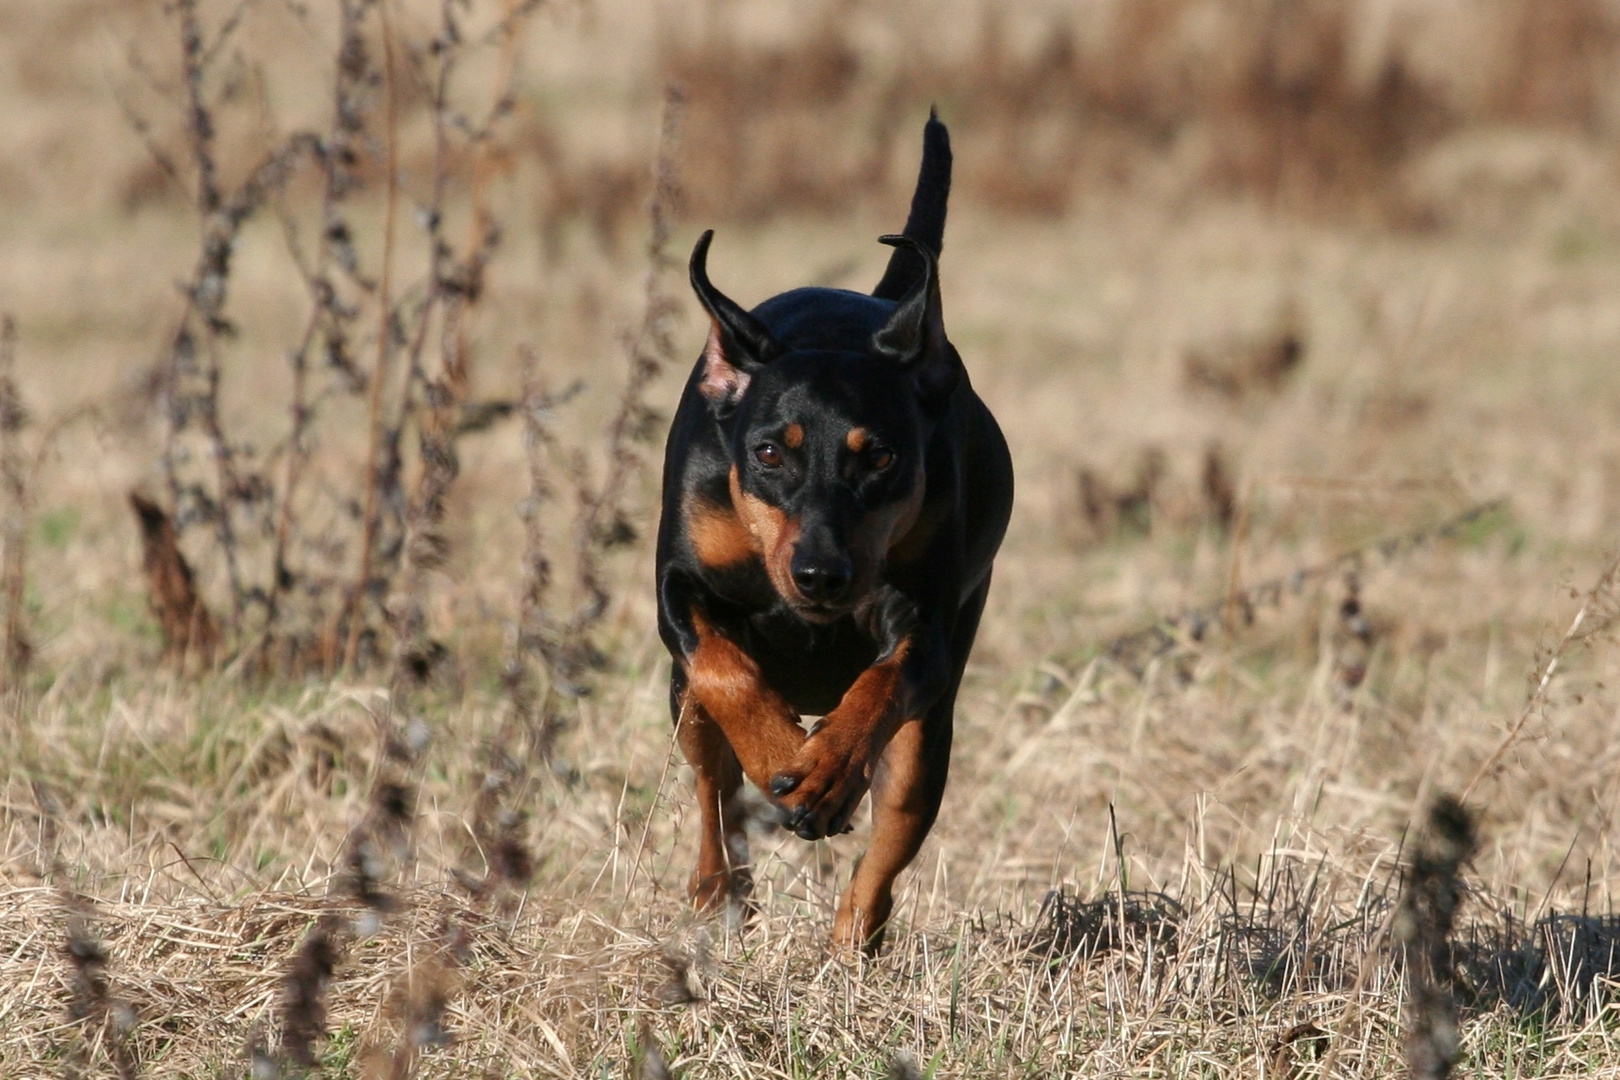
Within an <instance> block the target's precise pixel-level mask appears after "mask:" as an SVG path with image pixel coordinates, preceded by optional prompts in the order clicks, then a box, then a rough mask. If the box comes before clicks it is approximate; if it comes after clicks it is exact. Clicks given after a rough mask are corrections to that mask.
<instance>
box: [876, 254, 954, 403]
mask: <svg viewBox="0 0 1620 1080" xmlns="http://www.w3.org/2000/svg"><path fill="white" fill-rule="evenodd" d="M879 239H880V240H881V241H882V242H883V243H885V244H888V245H889V246H890V247H903V248H910V249H911V250H912V251H913V252H915V253H916V254H917V256H918V257H919V258H920V259H921V260H922V262H923V276H922V280H921V281H919V282H918V283H917V284H916V286H915V287H914V288H913V289H912V290H911V292H910V293H909V294H907V296H906V298H905V299H904V300H901V301H900V303H899V306H897V307H896V308H895V309H894V314H893V315H891V316H889V322H888V324H887V325H886V326H884V327H883V329H881V330H879V331H878V332H877V333H876V334H874V335H872V347H873V348H874V349H876V350H877V352H878V353H879V354H880V355H883V356H886V357H889V358H890V359H892V360H893V361H894V362H895V363H897V364H899V365H900V366H901V367H903V368H905V369H906V370H908V371H909V372H910V373H911V377H912V379H913V380H915V382H916V384H917V392H918V394H919V396H920V397H921V398H922V401H923V405H924V406H925V407H943V405H944V403H945V399H946V398H948V397H950V394H951V391H952V390H955V389H956V384H957V382H958V381H959V380H960V378H961V374H962V360H961V358H960V357H959V356H957V354H956V350H955V349H954V348H952V347H951V344H950V342H948V341H946V340H945V313H944V310H943V307H942V305H941V302H940V297H939V259H938V257H937V256H936V255H935V254H934V250H933V248H931V247H929V246H928V245H927V244H925V243H922V242H920V241H918V240H915V239H913V238H912V237H909V236H883V237H879Z"/></svg>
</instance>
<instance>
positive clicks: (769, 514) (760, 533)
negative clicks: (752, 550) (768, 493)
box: [731, 465, 799, 598]
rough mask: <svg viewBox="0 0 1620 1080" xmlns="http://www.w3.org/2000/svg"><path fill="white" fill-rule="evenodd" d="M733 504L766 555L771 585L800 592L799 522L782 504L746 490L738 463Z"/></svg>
mask: <svg viewBox="0 0 1620 1080" xmlns="http://www.w3.org/2000/svg"><path fill="white" fill-rule="evenodd" d="M731 505H732V506H734V507H735V508H736V511H737V518H738V520H739V521H741V522H742V524H743V527H744V528H746V529H747V530H748V532H749V534H750V535H751V536H752V537H753V539H754V543H755V545H756V547H757V550H758V551H759V553H760V554H761V555H762V556H763V557H764V559H765V572H766V573H767V574H768V575H770V579H771V585H772V586H773V587H774V588H775V589H776V591H777V592H778V593H780V594H782V596H784V597H788V598H792V597H796V596H798V595H799V591H798V589H796V588H794V586H793V545H794V544H797V543H798V542H799V523H798V522H797V521H795V520H794V519H792V518H790V517H788V516H787V515H786V514H784V513H783V512H782V511H781V509H780V508H778V507H775V506H772V505H771V504H770V503H767V502H765V501H764V500H763V499H757V498H755V497H754V496H752V495H749V494H747V493H746V492H744V491H743V489H742V484H741V482H740V481H739V480H738V479H737V467H736V466H735V465H733V466H732V467H731Z"/></svg>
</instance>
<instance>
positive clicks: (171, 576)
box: [129, 491, 219, 670]
mask: <svg viewBox="0 0 1620 1080" xmlns="http://www.w3.org/2000/svg"><path fill="white" fill-rule="evenodd" d="M129 504H130V506H131V507H133V508H134V510H135V520H136V521H137V522H138V523H139V524H140V529H141V552H142V555H141V569H142V571H143V572H144V573H145V574H146V588H147V597H148V600H149V602H150V603H151V606H152V614H153V615H154V616H155V617H156V618H157V622H158V628H159V629H160V630H161V631H162V634H163V658H164V660H165V661H166V662H168V663H170V664H173V665H174V666H175V667H177V668H179V669H181V670H184V669H185V668H186V666H187V665H188V663H197V664H201V665H203V666H207V665H208V664H211V663H213V659H214V650H215V649H216V648H217V647H218V646H219V631H218V629H217V628H216V626H215V624H214V617H213V616H212V615H211V614H209V612H208V607H207V605H205V604H204V603H203V602H202V598H201V597H200V596H198V594H197V579H196V575H195V574H193V573H192V570H191V564H190V563H188V562H187V561H186V557H185V555H184V553H182V552H181V550H180V537H179V533H178V531H177V530H176V529H175V527H174V523H173V521H171V520H170V518H169V515H168V514H167V513H165V512H164V510H163V508H162V507H161V506H159V505H158V504H157V503H155V502H153V501H152V500H151V499H148V498H146V497H145V496H144V495H142V494H140V493H139V492H136V491H132V492H130V493H129Z"/></svg>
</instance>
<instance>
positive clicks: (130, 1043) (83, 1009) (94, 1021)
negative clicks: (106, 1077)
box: [62, 895, 140, 1080]
mask: <svg viewBox="0 0 1620 1080" xmlns="http://www.w3.org/2000/svg"><path fill="white" fill-rule="evenodd" d="M90 903H91V902H90V901H89V900H87V899H85V898H83V897H79V896H73V895H66V896H64V897H63V898H62V906H63V909H64V917H65V921H66V923H67V942H66V944H65V946H64V949H63V951H64V953H65V954H66V956H67V960H68V967H69V972H70V977H69V980H68V1002H67V1020H68V1023H69V1024H71V1025H73V1026H74V1027H75V1028H76V1029H77V1030H78V1033H79V1039H78V1041H77V1042H76V1043H75V1044H74V1045H73V1046H72V1047H71V1048H70V1050H69V1052H68V1054H67V1058H66V1062H65V1064H66V1067H67V1072H68V1075H70V1076H75V1077H77V1076H83V1075H85V1074H86V1073H87V1072H88V1071H89V1069H90V1064H91V1061H92V1058H93V1055H94V1052H95V1049H96V1048H99V1049H101V1051H102V1052H103V1053H105V1054H106V1056H107V1059H108V1061H109V1062H110V1063H111V1064H112V1066H113V1069H114V1071H116V1073H117V1074H118V1077H119V1080H134V1077H135V1076H136V1075H138V1073H139V1070H140V1061H139V1059H138V1058H137V1056H136V1053H135V1043H134V1038H133V1036H134V1032H135V1027H136V1024H137V1022H138V1017H137V1016H136V1013H135V1010H134V1009H133V1008H132V1007H131V1006H130V1005H129V1004H128V1003H127V1002H126V1001H124V1000H123V999H121V998H120V997H119V996H118V995H117V994H115V993H114V992H113V986H112V980H111V978H110V976H109V975H108V972H107V966H108V964H107V959H108V958H107V950H106V948H105V947H104V946H103V945H102V943H101V940H100V938H99V937H97V935H96V933H95V927H94V921H93V917H92V911H91V906H90Z"/></svg>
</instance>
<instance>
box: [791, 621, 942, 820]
mask: <svg viewBox="0 0 1620 1080" xmlns="http://www.w3.org/2000/svg"><path fill="white" fill-rule="evenodd" d="M935 637H936V635H934V634H930V633H928V632H927V631H926V630H924V631H921V632H908V633H906V634H905V635H903V636H901V637H899V638H898V640H896V641H895V642H894V643H893V644H892V645H890V646H889V647H888V648H887V649H885V651H884V653H883V654H882V655H880V656H879V658H878V660H877V662H876V663H874V664H873V665H872V666H871V667H869V668H867V669H866V670H865V671H863V672H862V673H861V674H860V675H859V676H858V677H857V678H856V679H855V682H854V684H853V685H851V686H850V688H849V689H848V690H847V691H845V693H844V697H843V699H842V700H841V701H839V703H838V707H837V708H835V709H834V710H833V711H832V712H830V713H828V714H827V715H826V716H825V717H824V718H822V721H821V723H820V724H818V725H816V728H815V729H814V730H813V731H812V732H811V733H810V737H809V738H807V739H806V740H805V742H804V746H803V748H802V749H801V750H800V751H799V754H798V756H797V758H796V759H795V760H794V762H793V763H792V765H790V766H789V767H787V768H785V769H783V770H782V771H781V772H780V773H778V774H777V775H775V776H773V777H772V778H771V783H770V788H769V789H768V790H769V791H770V793H771V794H772V795H773V796H775V797H776V799H777V801H778V802H779V803H780V804H781V805H782V806H783V808H784V809H785V810H786V811H787V819H786V823H787V827H788V828H789V829H792V830H793V831H794V832H795V833H797V834H798V835H799V836H801V837H803V838H804V839H806V840H817V839H820V838H821V837H823V836H831V835H833V834H836V833H840V832H844V831H846V830H847V829H848V827H849V819H850V817H851V816H853V815H854V813H855V808H856V806H858V805H859V804H860V801H861V797H862V796H864V795H865V794H866V791H867V788H868V787H869V786H870V785H871V783H872V777H873V772H874V770H875V769H876V767H877V763H878V759H879V758H880V757H881V756H882V754H883V750H884V747H885V746H887V745H888V742H889V739H890V738H891V737H892V736H893V735H894V733H895V730H896V729H897V728H898V727H899V726H900V724H901V723H902V722H904V721H905V720H907V719H908V718H911V717H915V716H918V715H919V714H920V710H923V709H926V708H927V706H928V704H929V700H928V699H929V698H930V696H931V695H930V693H929V691H930V689H931V688H932V685H933V684H934V683H936V682H937V681H939V680H938V679H937V678H936V677H935V676H936V674H937V672H936V670H935V669H936V668H941V667H942V665H941V663H940V658H939V654H941V653H942V652H943V642H942V641H936V640H935Z"/></svg>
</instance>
